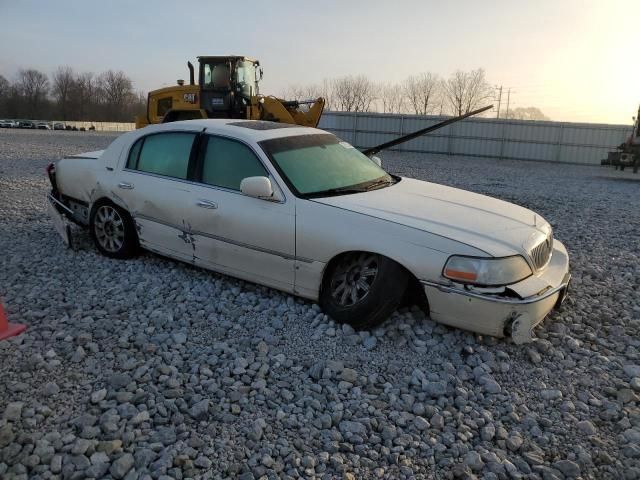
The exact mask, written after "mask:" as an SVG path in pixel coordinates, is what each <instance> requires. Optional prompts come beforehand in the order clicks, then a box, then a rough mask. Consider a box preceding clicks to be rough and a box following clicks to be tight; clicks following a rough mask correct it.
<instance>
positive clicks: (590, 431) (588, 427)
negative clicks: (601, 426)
mask: <svg viewBox="0 0 640 480" xmlns="http://www.w3.org/2000/svg"><path fill="white" fill-rule="evenodd" d="M576 427H578V430H580V431H581V432H582V433H584V434H585V435H595V433H596V427H594V425H593V423H591V422H590V421H589V420H583V421H581V422H578V423H577V424H576Z"/></svg>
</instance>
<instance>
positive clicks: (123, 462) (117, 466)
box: [109, 453, 135, 479]
mask: <svg viewBox="0 0 640 480" xmlns="http://www.w3.org/2000/svg"><path fill="white" fill-rule="evenodd" d="M134 463H135V460H134V459H133V455H131V454H130V453H124V454H122V455H121V456H120V457H119V458H118V459H117V460H116V461H114V462H113V463H112V464H111V468H109V473H110V474H111V475H112V476H113V478H116V479H120V478H124V476H125V475H126V474H127V472H128V471H129V470H131V468H132V467H133V465H134Z"/></svg>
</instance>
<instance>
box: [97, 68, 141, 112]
mask: <svg viewBox="0 0 640 480" xmlns="http://www.w3.org/2000/svg"><path fill="white" fill-rule="evenodd" d="M98 85H99V89H100V96H101V100H102V103H103V105H104V113H105V115H106V116H107V117H108V118H112V119H115V120H125V119H126V112H125V110H126V109H125V108H124V107H125V106H126V105H127V104H128V103H130V102H131V100H132V97H133V83H132V82H131V79H130V78H129V77H127V75H126V74H125V73H124V72H122V71H118V72H116V71H114V70H107V71H106V72H104V73H102V74H101V75H100V77H99V78H98Z"/></svg>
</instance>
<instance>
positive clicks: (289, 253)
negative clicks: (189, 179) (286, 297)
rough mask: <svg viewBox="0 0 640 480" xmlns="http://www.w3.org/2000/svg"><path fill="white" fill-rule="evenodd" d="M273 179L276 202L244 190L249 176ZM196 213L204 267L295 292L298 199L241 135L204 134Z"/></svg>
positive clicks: (195, 189)
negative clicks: (287, 195) (284, 190)
mask: <svg viewBox="0 0 640 480" xmlns="http://www.w3.org/2000/svg"><path fill="white" fill-rule="evenodd" d="M252 176H266V177H270V178H271V182H272V184H273V186H274V189H277V190H278V192H279V193H278V195H277V197H276V198H277V200H275V199H274V200H273V201H272V200H263V199H257V198H253V197H248V196H246V195H244V194H242V193H241V191H240V182H241V181H242V179H244V178H246V177H252ZM194 179H195V180H196V184H194V186H193V190H192V192H193V198H192V203H193V204H194V205H195V206H196V207H197V208H196V212H195V213H194V216H193V217H192V220H193V223H192V227H193V231H194V235H196V238H197V240H196V242H197V251H198V254H199V256H200V258H201V260H202V261H203V262H206V265H205V266H208V267H210V268H213V269H215V270H219V271H223V272H225V273H229V274H231V275H234V276H237V277H240V278H244V279H247V280H251V281H255V282H258V283H262V284H264V285H269V286H272V287H275V288H278V289H281V290H285V291H293V284H294V266H295V265H294V264H295V202H294V199H293V198H289V199H287V198H285V196H284V195H283V193H282V190H280V189H279V187H278V185H277V184H276V183H275V180H274V178H273V177H272V175H270V173H269V171H268V169H267V168H266V166H265V164H264V163H263V161H262V160H261V159H260V156H259V155H258V154H257V153H256V151H254V150H253V149H252V147H250V146H249V145H247V144H245V143H242V142H240V141H238V140H236V139H232V138H228V137H223V136H216V135H209V134H205V135H203V137H202V142H201V148H200V153H199V155H198V160H197V164H196V169H195V177H194Z"/></svg>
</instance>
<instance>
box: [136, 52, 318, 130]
mask: <svg viewBox="0 0 640 480" xmlns="http://www.w3.org/2000/svg"><path fill="white" fill-rule="evenodd" d="M198 62H199V64H200V68H199V73H198V84H197V85H196V83H195V79H194V76H195V75H194V67H193V65H192V64H191V62H187V66H188V67H189V85H185V84H184V80H178V84H177V85H174V86H171V87H166V88H160V89H158V90H154V91H152V92H149V96H148V98H147V112H146V115H141V116H137V117H136V128H142V127H145V126H147V125H150V124H154V123H166V122H174V121H177V120H191V119H195V118H245V119H249V120H269V121H272V122H283V123H291V124H296V125H303V126H307V127H316V126H317V125H318V122H319V121H320V116H321V115H322V111H323V110H324V103H325V101H324V99H323V98H316V99H312V100H303V101H297V100H290V101H286V100H282V99H279V98H276V97H272V96H265V95H260V93H259V88H258V83H259V81H260V80H261V79H262V68H260V62H259V61H258V60H255V59H252V58H249V57H243V56H236V55H230V56H213V57H198Z"/></svg>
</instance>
